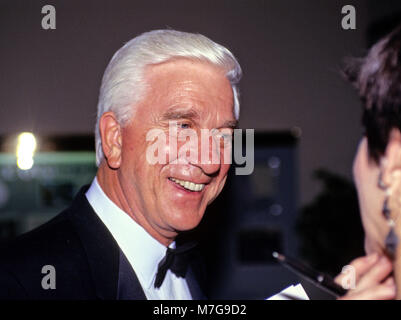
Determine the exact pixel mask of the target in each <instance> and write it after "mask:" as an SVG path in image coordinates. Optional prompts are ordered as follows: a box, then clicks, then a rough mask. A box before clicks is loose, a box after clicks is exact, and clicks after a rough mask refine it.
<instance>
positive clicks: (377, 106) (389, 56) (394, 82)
mask: <svg viewBox="0 0 401 320" xmlns="http://www.w3.org/2000/svg"><path fill="white" fill-rule="evenodd" d="M344 73H345V75H346V77H347V78H348V80H349V81H350V82H351V83H352V84H353V85H354V86H355V87H356V89H357V90H358V93H359V96H360V98H361V100H362V103H363V117H362V123H363V126H364V128H365V135H366V137H367V139H368V145H369V155H370V157H371V158H372V159H373V160H374V161H376V162H377V163H378V162H379V159H380V157H381V156H383V155H384V152H385V149H386V146H387V143H388V139H389V134H390V132H391V130H392V129H393V128H398V129H399V130H400V131H401V25H399V26H398V27H397V28H396V29H395V30H394V31H392V32H391V33H390V34H389V35H387V36H386V37H384V38H383V39H381V40H380V41H379V42H377V43H376V44H375V45H374V46H373V47H372V48H371V49H370V50H369V52H368V54H367V56H366V57H364V58H357V59H356V58H352V59H348V61H347V62H346V67H345V68H344Z"/></svg>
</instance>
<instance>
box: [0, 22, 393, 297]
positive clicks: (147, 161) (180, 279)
mask: <svg viewBox="0 0 401 320" xmlns="http://www.w3.org/2000/svg"><path fill="white" fill-rule="evenodd" d="M240 77H241V68H240V66H239V64H238V62H237V61H236V59H235V58H234V56H233V55H232V54H231V53H230V51H228V50H227V49H226V48H224V47H222V46H220V45H218V44H216V43H214V42H213V41H211V40H210V39H208V38H206V37H204V36H202V35H197V34H190V33H184V32H177V31H173V30H158V31H152V32H148V33H145V34H142V35H141V36H139V37H136V38H134V39H132V40H131V41H129V42H128V43H127V44H126V45H124V46H123V47H122V48H121V49H120V50H119V51H118V52H117V53H116V54H115V55H114V57H113V58H112V60H111V62H110V64H109V65H108V67H107V69H106V71H105V74H104V77H103V81H102V86H101V90H100V98H99V104H98V119H97V124H96V155H97V164H98V167H99V170H98V172H97V175H96V177H95V179H94V180H93V182H92V184H91V186H90V187H88V186H87V187H83V188H82V189H81V191H80V192H79V193H78V195H77V196H76V198H75V200H74V201H73V203H72V205H71V206H70V207H69V208H68V209H66V210H65V211H63V212H62V213H61V214H59V215H58V216H57V217H55V218H54V219H53V220H51V221H50V222H48V223H46V224H45V225H43V226H41V227H40V228H38V229H36V230H33V231H32V232H29V233H27V234H25V235H23V236H21V237H19V238H17V239H16V240H14V241H13V242H12V243H10V244H9V245H7V247H6V248H3V250H2V251H1V253H0V256H1V260H0V298H2V299H4V298H8V299H10V298H11V299H120V300H122V299H201V298H204V294H203V292H202V289H201V285H202V281H201V280H200V277H201V274H200V270H199V263H198V260H197V259H196V256H195V255H193V254H191V249H193V244H192V243H184V244H183V245H178V242H177V243H176V241H175V239H176V237H177V236H178V235H179V234H180V233H182V232H185V231H188V230H192V229H193V228H195V227H196V226H197V225H198V224H199V222H200V221H201V219H202V217H203V215H204V213H205V210H206V207H207V206H208V205H209V204H210V203H211V202H212V201H213V200H214V199H215V198H216V197H217V196H218V194H219V193H220V192H221V190H222V188H223V186H224V183H225V181H226V178H227V172H228V169H229V166H230V161H226V160H227V153H226V151H228V154H230V151H231V143H230V142H231V139H232V135H233V130H234V128H235V126H236V124H237V120H238V116H239V103H238V89H237V87H236V85H237V83H238V81H239V79H240ZM205 131H206V133H207V134H206V135H205V134H204V133H205ZM199 137H201V139H200V140H199V139H197V138H199ZM205 137H206V139H205ZM187 138H189V140H190V142H189V143H187ZM205 140H206V141H205ZM155 141H156V142H157V144H156V142H155ZM160 141H161V143H160ZM209 142H210V143H209ZM155 145H156V148H155ZM188 152H189V154H190V155H189V157H188ZM228 158H230V157H229V156H228ZM352 265H353V267H354V269H355V270H356V275H355V276H356V277H357V280H358V281H357V288H356V289H357V290H353V291H352V292H350V294H348V295H347V296H346V297H345V298H349V299H357V298H361V297H362V298H363V297H365V298H366V297H369V298H376V297H378V296H377V294H376V293H375V288H377V287H375V286H377V284H378V283H380V282H381V281H382V277H383V276H382V275H383V274H384V273H383V272H382V269H383V265H381V264H379V263H378V262H377V261H376V260H375V259H372V258H371V257H370V258H369V257H367V258H360V259H358V260H356V261H355V262H354V263H353V264H352ZM385 271H386V270H385ZM380 272H381V273H380ZM344 277H345V275H341V276H340V277H338V278H337V280H338V281H339V282H342V280H344Z"/></svg>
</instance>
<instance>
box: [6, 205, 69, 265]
mask: <svg viewBox="0 0 401 320" xmlns="http://www.w3.org/2000/svg"><path fill="white" fill-rule="evenodd" d="M66 215H67V210H66V211H63V212H62V213H60V214H59V215H57V216H56V217H54V218H53V219H51V220H50V221H48V222H46V223H45V224H43V225H41V226H39V227H37V228H36V229H34V230H31V231H29V232H27V233H24V234H22V235H20V236H18V237H16V238H15V239H12V240H9V241H7V242H5V243H3V244H2V245H1V246H0V254H1V257H2V258H1V264H2V265H3V266H4V265H5V264H6V263H13V262H14V263H17V262H18V261H20V262H29V261H34V260H38V259H39V258H45V257H48V256H49V255H51V254H52V253H57V254H62V253H63V252H64V251H65V249H66V248H68V246H69V245H71V243H72V242H74V238H76V236H75V233H74V230H73V226H72V224H71V222H70V221H69V219H68V218H67V217H66ZM24 260H25V261H24Z"/></svg>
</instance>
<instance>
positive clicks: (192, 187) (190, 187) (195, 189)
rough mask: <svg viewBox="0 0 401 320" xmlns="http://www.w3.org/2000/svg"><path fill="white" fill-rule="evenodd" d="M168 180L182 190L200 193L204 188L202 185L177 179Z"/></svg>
mask: <svg viewBox="0 0 401 320" xmlns="http://www.w3.org/2000/svg"><path fill="white" fill-rule="evenodd" d="M168 179H169V180H170V181H173V182H174V183H176V184H178V185H180V186H181V187H183V188H184V189H186V190H189V191H192V192H200V191H202V190H203V188H204V187H205V184H203V183H194V182H191V181H185V180H179V179H175V178H168Z"/></svg>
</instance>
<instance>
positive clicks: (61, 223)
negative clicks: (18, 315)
mask: <svg viewBox="0 0 401 320" xmlns="http://www.w3.org/2000/svg"><path fill="white" fill-rule="evenodd" d="M69 210H70V209H67V210H65V211H63V212H62V213H60V214H59V215H58V216H56V217H55V218H53V219H52V220H50V221H49V222H47V223H45V224H44V225H42V226H40V227H38V228H36V229H34V230H32V231H30V232H28V233H26V234H23V235H21V236H19V237H17V238H16V239H14V240H12V241H10V242H8V243H6V244H5V245H3V246H2V248H1V249H0V257H1V258H0V298H14V297H15V298H17V299H18V298H23V297H26V298H35V299H42V298H43V299H51V298H56V299H62V298H68V297H69V296H70V295H71V296H73V297H75V298H79V294H80V293H81V294H84V292H87V291H88V288H89V287H90V285H89V283H88V280H89V279H85V275H86V278H88V276H87V275H88V273H89V271H88V266H87V262H86V258H85V252H84V249H83V247H82V244H81V242H80V239H79V237H78V235H77V234H76V231H75V229H74V226H73V224H72V223H71V221H70V219H69V218H68V215H69ZM53 280H54V283H52V286H53V287H55V288H53V287H52V286H50V287H49V284H50V283H51V282H52V281H53ZM53 284H54V285H53ZM85 287H86V288H85ZM85 289H86V290H85ZM77 294H78V295H77Z"/></svg>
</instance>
